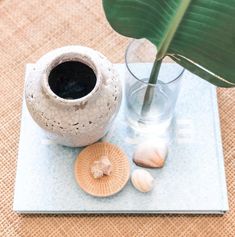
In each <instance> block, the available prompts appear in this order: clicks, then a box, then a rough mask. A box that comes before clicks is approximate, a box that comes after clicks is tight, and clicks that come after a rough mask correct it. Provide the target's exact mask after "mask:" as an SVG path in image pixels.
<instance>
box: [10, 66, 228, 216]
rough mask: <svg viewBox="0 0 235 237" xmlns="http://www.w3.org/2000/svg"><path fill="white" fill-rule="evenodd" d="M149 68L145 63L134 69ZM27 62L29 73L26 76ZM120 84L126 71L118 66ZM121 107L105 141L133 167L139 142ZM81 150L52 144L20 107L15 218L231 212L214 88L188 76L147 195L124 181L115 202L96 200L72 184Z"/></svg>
mask: <svg viewBox="0 0 235 237" xmlns="http://www.w3.org/2000/svg"><path fill="white" fill-rule="evenodd" d="M142 66H144V67H143V70H145V69H144V68H146V65H138V68H139V69H140V70H141V67H142ZM31 67H32V64H28V65H27V67H26V77H27V74H28V73H29V71H30V69H31ZM116 68H117V69H118V71H119V73H120V76H121V78H122V79H123V80H124V77H125V67H124V65H122V64H117V65H116ZM123 107H124V106H123V105H122V108H121V110H120V112H119V114H118V117H117V118H116V120H115V122H114V124H113V127H112V128H111V130H110V132H109V133H108V134H107V135H106V136H105V137H104V138H103V140H106V141H109V142H112V143H115V144H117V145H119V146H120V147H121V148H122V149H123V150H124V151H125V152H126V153H127V154H128V156H129V159H130V163H131V169H132V170H133V169H136V168H137V166H136V165H135V164H134V163H133V162H132V161H131V159H132V154H133V150H134V147H135V144H136V143H138V141H139V140H140V139H141V136H140V135H139V134H137V133H133V131H131V129H130V128H129V127H128V125H127V123H126V120H125V116H124V108H123ZM80 150H81V148H69V147H64V146H60V145H57V144H54V143H52V142H51V141H49V140H48V139H47V138H46V136H45V134H44V132H43V131H42V130H41V129H40V128H39V127H38V126H37V125H36V124H35V123H34V121H33V120H32V118H31V117H30V115H29V113H28V111H27V108H26V106H25V102H23V107H22V120H21V134H20V142H19V154H18V162H17V163H18V164H17V174H16V181H15V193H14V204H13V210H14V211H16V212H19V213H192V214H195V213H201V214H206V213H211V214H223V213H224V212H226V211H228V199H227V188H226V180H225V171H224V161H223V151H222V143H221V134H220V125H219V114H218V106H217V96H216V88H215V87H214V86H212V85H210V84H209V83H207V82H205V81H204V80H201V79H200V78H197V76H195V75H193V74H191V73H190V72H185V73H184V76H183V82H182V90H181V93H180V96H179V99H178V102H177V105H176V115H175V121H174V126H173V137H172V142H171V144H170V151H169V156H168V158H167V161H166V164H165V166H164V168H162V169H152V170H151V169H149V171H150V173H151V174H152V175H153V176H154V177H155V179H156V186H155V188H154V190H153V191H152V192H150V193H145V194H143V193H140V192H138V191H137V190H135V189H134V188H133V186H132V184H131V182H130V181H129V182H128V184H127V185H126V186H125V188H124V189H123V190H122V191H121V192H119V193H118V194H116V195H115V196H112V197H108V198H96V197H92V196H90V195H89V194H86V193H84V192H83V191H82V190H81V189H80V188H79V186H78V185H77V184H76V182H75V178H74V173H73V166H74V161H75V159H76V156H77V154H78V153H79V151H80Z"/></svg>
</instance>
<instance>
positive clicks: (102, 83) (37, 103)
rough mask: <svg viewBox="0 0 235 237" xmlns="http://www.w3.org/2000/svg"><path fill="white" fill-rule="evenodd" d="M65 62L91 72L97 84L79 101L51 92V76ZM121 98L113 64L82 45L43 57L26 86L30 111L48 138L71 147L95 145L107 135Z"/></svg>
mask: <svg viewBox="0 0 235 237" xmlns="http://www.w3.org/2000/svg"><path fill="white" fill-rule="evenodd" d="M65 62H80V63H82V64H84V65H86V66H88V67H89V68H90V69H92V71H93V72H94V74H95V77H96V81H95V83H94V88H93V89H92V90H91V91H90V92H89V93H88V94H86V95H84V96H83V97H81V98H77V99H74V98H63V97H61V96H59V95H58V94H56V93H55V92H54V91H53V90H52V86H51V85H50V81H49V78H50V77H49V76H50V75H51V74H50V73H51V72H52V70H53V69H54V68H56V67H57V66H58V65H60V64H63V63H65ZM85 76H86V75H85ZM61 80H63V79H61ZM62 82H63V81H58V83H60V84H58V85H54V86H55V87H59V86H61V85H63V84H61V83H62ZM53 83H54V84H56V83H57V82H56V81H55V82H53ZM60 89H61V88H60ZM62 89H63V88H62ZM121 97H122V89H121V83H120V80H119V77H118V74H117V72H116V70H115V69H114V67H113V65H112V63H111V62H110V61H109V60H108V59H107V58H106V57H105V56H103V55H102V54H101V53H99V52H98V51H95V50H93V49H90V48H87V47H82V46H66V47H63V48H59V49H55V50H53V51H51V52H49V53H47V54H45V55H44V56H42V57H41V58H40V59H39V60H38V61H37V62H36V63H35V64H34V67H33V70H32V71H31V72H30V73H29V75H28V77H27V80H26V87H25V98H26V104H27V108H28V110H29V112H30V114H31V116H32V118H33V119H34V121H35V122H36V123H37V124H38V125H39V126H40V127H41V128H43V129H44V130H45V132H46V134H47V136H48V138H49V139H51V140H52V141H54V142H56V143H59V144H62V145H66V146H72V147H80V146H85V145H89V144H92V143H94V142H96V141H97V140H99V139H100V138H102V137H103V136H104V135H105V133H106V132H107V131H108V129H109V128H110V126H111V123H112V121H113V119H114V118H115V116H116V114H117V112H118V109H119V107H120V102H121Z"/></svg>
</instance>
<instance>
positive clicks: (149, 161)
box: [133, 141, 168, 168]
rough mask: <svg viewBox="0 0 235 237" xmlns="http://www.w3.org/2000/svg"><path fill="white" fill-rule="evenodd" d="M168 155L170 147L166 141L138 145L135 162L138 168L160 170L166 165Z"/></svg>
mask: <svg viewBox="0 0 235 237" xmlns="http://www.w3.org/2000/svg"><path fill="white" fill-rule="evenodd" d="M167 153H168V147H167V144H166V143H165V142H164V141H157V142H145V143H142V144H140V145H138V147H137V149H136V151H135V153H134V157H133V161H134V163H135V164H136V165H138V166H142V167H146V168H160V167H163V165H164V162H165V159H166V156H167Z"/></svg>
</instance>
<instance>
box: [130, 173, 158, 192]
mask: <svg viewBox="0 0 235 237" xmlns="http://www.w3.org/2000/svg"><path fill="white" fill-rule="evenodd" d="M131 182H132V184H133V186H134V187H135V188H136V189H137V190H139V191H140V192H144V193H145V192H149V191H151V190H152V189H153V186H154V178H153V176H152V175H151V174H150V173H149V172H148V171H146V170H144V169H137V170H134V171H133V173H132V175H131Z"/></svg>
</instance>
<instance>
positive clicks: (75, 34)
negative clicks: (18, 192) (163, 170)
mask: <svg viewBox="0 0 235 237" xmlns="http://www.w3.org/2000/svg"><path fill="white" fill-rule="evenodd" d="M0 32H1V34H0V56H1V57H0V72H1V74H0V77H1V78H0V94H1V100H0V133H1V134H0V236H27V237H28V236H102V237H103V236H190V237H191V236H213V237H215V236H226V237H227V236H235V183H234V182H235V159H234V158H235V146H234V142H235V90H234V89H228V90H224V89H219V90H218V97H219V108H220V116H221V124H222V138H223V146H224V155H225V164H226V174H227V185H228V191H229V204H230V212H229V213H228V214H226V215H224V216H209V215H207V216H199V215H195V216H185V215H160V216H154V215H145V216H141V215H90V216H86V215H67V216H66V215H58V216H55V215H53V216H49V215H28V216H27V215H18V214H16V213H14V212H12V201H13V188H14V181H15V170H16V161H17V148H18V141H19V128H20V113H21V98H22V92H23V78H24V67H25V64H26V63H29V62H35V61H36V60H37V59H38V58H39V57H40V56H41V55H43V54H44V53H46V52H47V51H49V50H51V49H52V48H57V47H60V46H64V45H68V44H82V45H86V46H89V47H92V48H95V49H97V50H99V51H101V52H102V53H103V54H105V55H106V56H108V57H109V58H110V59H111V60H112V61H113V62H123V56H124V49H125V47H126V44H127V41H128V40H127V39H126V38H124V37H121V36H119V35H118V34H116V33H114V32H113V31H112V30H111V28H110V27H109V25H108V24H107V22H106V20H105V18H104V15H103V12H102V7H101V1H99V0H96V1H95V0H93V1H92V0H69V1H68V0H67V1H66V0H23V1H22V0H1V1H0ZM29 178H30V177H29Z"/></svg>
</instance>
